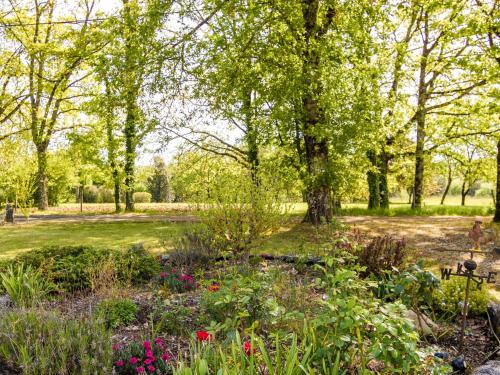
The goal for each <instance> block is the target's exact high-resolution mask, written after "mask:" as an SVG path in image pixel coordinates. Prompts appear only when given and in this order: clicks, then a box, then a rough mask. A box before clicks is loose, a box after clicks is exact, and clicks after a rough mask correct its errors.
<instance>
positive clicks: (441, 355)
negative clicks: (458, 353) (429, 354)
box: [434, 352, 449, 359]
mask: <svg viewBox="0 0 500 375" xmlns="http://www.w3.org/2000/svg"><path fill="white" fill-rule="evenodd" d="M434 357H436V358H441V359H448V357H449V355H448V353H446V352H437V353H434Z"/></svg>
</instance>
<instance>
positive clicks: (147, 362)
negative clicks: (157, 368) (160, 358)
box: [144, 358, 155, 365]
mask: <svg viewBox="0 0 500 375" xmlns="http://www.w3.org/2000/svg"><path fill="white" fill-rule="evenodd" d="M154 361H155V360H154V358H147V359H145V360H144V364H145V365H150V364H151V363H153V362H154Z"/></svg>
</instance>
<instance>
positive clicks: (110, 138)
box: [105, 79, 122, 212]
mask: <svg viewBox="0 0 500 375" xmlns="http://www.w3.org/2000/svg"><path fill="white" fill-rule="evenodd" d="M105 85H106V99H107V103H108V108H106V136H107V148H108V162H109V167H110V169H111V176H112V178H113V185H114V198H115V212H120V211H121V209H122V208H121V205H120V183H121V181H120V173H119V171H118V163H117V162H116V148H117V145H116V138H115V135H114V134H113V103H112V98H111V90H110V88H109V83H108V80H107V79H105Z"/></svg>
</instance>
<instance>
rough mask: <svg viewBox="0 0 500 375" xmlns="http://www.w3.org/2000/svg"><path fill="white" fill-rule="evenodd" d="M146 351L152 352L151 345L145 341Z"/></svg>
mask: <svg viewBox="0 0 500 375" xmlns="http://www.w3.org/2000/svg"><path fill="white" fill-rule="evenodd" d="M143 346H144V349H146V350H151V343H150V342H149V341H144V344H143Z"/></svg>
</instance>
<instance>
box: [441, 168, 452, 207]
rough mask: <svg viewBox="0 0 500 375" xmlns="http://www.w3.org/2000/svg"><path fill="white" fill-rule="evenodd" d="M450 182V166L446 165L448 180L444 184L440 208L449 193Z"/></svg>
mask: <svg viewBox="0 0 500 375" xmlns="http://www.w3.org/2000/svg"><path fill="white" fill-rule="evenodd" d="M451 182H452V175H451V165H448V180H447V182H446V188H445V189H444V192H443V196H442V197H441V206H442V205H443V204H444V200H445V199H446V196H447V195H448V192H449V191H450V187H451Z"/></svg>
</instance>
